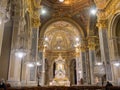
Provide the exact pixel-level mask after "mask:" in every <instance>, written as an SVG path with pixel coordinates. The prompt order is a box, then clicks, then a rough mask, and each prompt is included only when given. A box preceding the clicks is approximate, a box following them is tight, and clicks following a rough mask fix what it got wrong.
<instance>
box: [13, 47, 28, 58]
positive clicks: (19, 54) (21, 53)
mask: <svg viewBox="0 0 120 90" xmlns="http://www.w3.org/2000/svg"><path fill="white" fill-rule="evenodd" d="M26 55H27V50H25V49H23V48H19V49H15V56H17V57H19V58H23V57H25V56H26Z"/></svg>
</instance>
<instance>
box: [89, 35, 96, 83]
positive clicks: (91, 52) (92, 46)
mask: <svg viewBox="0 0 120 90" xmlns="http://www.w3.org/2000/svg"><path fill="white" fill-rule="evenodd" d="M88 48H89V64H90V83H91V84H94V81H95V80H94V65H95V42H94V37H89V38H88Z"/></svg>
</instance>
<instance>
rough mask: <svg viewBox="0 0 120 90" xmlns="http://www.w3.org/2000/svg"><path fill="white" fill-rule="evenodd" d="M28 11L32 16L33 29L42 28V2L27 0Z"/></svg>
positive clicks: (39, 0)
mask: <svg viewBox="0 0 120 90" xmlns="http://www.w3.org/2000/svg"><path fill="white" fill-rule="evenodd" d="M26 3H27V11H28V12H29V14H30V16H31V24H32V26H33V27H35V28H36V27H39V26H40V12H39V9H40V3H41V0H27V2H26Z"/></svg>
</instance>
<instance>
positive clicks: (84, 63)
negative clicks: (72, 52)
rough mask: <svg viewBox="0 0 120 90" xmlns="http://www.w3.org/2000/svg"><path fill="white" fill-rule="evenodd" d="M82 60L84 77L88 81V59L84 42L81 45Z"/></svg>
mask: <svg viewBox="0 0 120 90" xmlns="http://www.w3.org/2000/svg"><path fill="white" fill-rule="evenodd" d="M80 61H81V66H82V72H81V73H82V77H81V78H83V81H84V83H87V60H86V47H85V45H84V44H82V45H81V47H80Z"/></svg>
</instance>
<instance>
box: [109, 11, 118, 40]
mask: <svg viewBox="0 0 120 90" xmlns="http://www.w3.org/2000/svg"><path fill="white" fill-rule="evenodd" d="M118 18H120V10H118V11H116V13H115V14H114V15H112V16H111V20H110V23H109V25H108V38H109V39H111V38H113V37H114V35H115V26H114V25H115V24H116V22H118ZM113 27H114V28H113Z"/></svg>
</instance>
